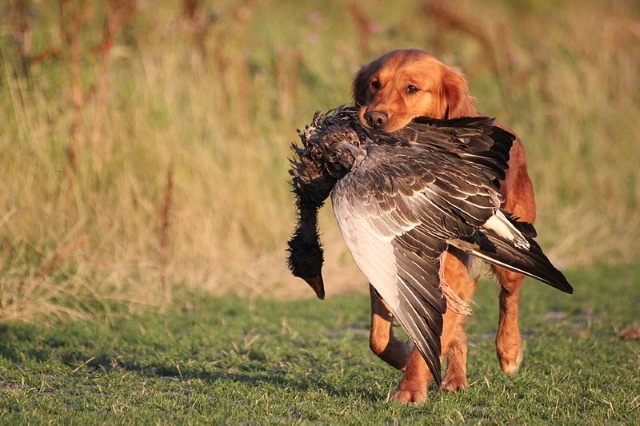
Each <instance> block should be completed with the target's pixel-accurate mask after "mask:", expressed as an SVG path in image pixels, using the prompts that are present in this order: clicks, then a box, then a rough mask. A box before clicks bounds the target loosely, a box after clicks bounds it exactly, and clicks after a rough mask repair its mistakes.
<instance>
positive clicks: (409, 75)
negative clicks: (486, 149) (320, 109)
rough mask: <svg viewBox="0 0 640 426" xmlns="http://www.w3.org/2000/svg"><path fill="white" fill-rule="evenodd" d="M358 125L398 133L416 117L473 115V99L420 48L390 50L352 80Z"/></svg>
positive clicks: (460, 80) (454, 76) (455, 77)
mask: <svg viewBox="0 0 640 426" xmlns="http://www.w3.org/2000/svg"><path fill="white" fill-rule="evenodd" d="M353 100H354V102H355V104H356V105H357V106H358V107H359V108H360V114H359V117H360V121H361V122H362V124H364V125H366V126H369V127H372V128H375V129H379V130H385V131H394V130H398V129H400V128H402V127H404V126H406V125H407V124H409V122H410V121H411V120H412V119H413V118H415V117H418V116H426V117H431V118H439V119H443V118H457V117H463V116H472V115H476V111H475V101H476V100H475V98H473V97H472V96H471V94H470V93H469V88H468V87H467V82H466V81H465V79H464V77H463V76H462V74H461V73H460V72H459V71H458V70H456V69H455V68H451V67H448V66H446V65H444V64H443V63H442V62H440V61H438V60H437V59H436V58H434V57H433V56H431V55H429V54H428V53H426V52H423V51H421V50H413V49H405V50H394V51H391V52H389V53H386V54H384V55H383V56H381V57H379V58H378V59H376V60H374V61H373V62H370V63H369V64H367V65H364V66H363V67H362V68H360V70H359V71H358V73H357V74H356V77H355V79H354V81H353Z"/></svg>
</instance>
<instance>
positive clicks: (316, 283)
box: [304, 275, 324, 300]
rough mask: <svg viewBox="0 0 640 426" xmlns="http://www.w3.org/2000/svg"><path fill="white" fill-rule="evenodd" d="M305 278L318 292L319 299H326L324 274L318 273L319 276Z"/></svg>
mask: <svg viewBox="0 0 640 426" xmlns="http://www.w3.org/2000/svg"><path fill="white" fill-rule="evenodd" d="M304 280H305V281H306V282H307V284H309V285H310V286H311V288H312V289H313V291H315V292H316V296H318V299H320V300H324V282H323V281H322V275H318V276H317V277H311V278H305V279H304Z"/></svg>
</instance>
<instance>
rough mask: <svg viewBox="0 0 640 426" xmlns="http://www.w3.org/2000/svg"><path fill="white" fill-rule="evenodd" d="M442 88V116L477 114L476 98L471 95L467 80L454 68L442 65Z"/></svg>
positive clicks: (453, 116) (457, 116) (452, 116)
mask: <svg viewBox="0 0 640 426" xmlns="http://www.w3.org/2000/svg"><path fill="white" fill-rule="evenodd" d="M442 90H443V92H444V93H443V97H444V99H445V102H446V106H445V108H444V111H443V117H444V118H459V117H468V116H474V115H477V112H476V107H475V105H476V98H474V97H473V96H471V92H469V86H467V81H466V80H465V79H464V77H463V76H462V73H461V72H460V71H458V70H457V69H455V68H450V67H447V66H444V70H443V74H442Z"/></svg>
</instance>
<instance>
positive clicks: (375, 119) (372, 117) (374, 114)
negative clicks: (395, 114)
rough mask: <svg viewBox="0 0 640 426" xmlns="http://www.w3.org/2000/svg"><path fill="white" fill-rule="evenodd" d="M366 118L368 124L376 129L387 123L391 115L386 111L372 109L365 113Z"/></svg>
mask: <svg viewBox="0 0 640 426" xmlns="http://www.w3.org/2000/svg"><path fill="white" fill-rule="evenodd" d="M364 118H365V120H367V124H368V125H369V126H371V127H373V128H374V129H380V128H382V127H384V126H385V124H387V120H388V119H389V116H388V115H387V113H386V112H382V111H376V110H370V111H367V112H366V113H365V114H364Z"/></svg>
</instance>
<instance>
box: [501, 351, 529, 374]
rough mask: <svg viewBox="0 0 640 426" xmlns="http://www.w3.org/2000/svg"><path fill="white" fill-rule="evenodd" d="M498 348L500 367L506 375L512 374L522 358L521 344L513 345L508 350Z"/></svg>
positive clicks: (518, 366) (516, 369)
mask: <svg viewBox="0 0 640 426" xmlns="http://www.w3.org/2000/svg"><path fill="white" fill-rule="evenodd" d="M500 349H502V348H499V349H498V351H497V352H498V360H499V361H500V368H501V369H502V371H503V372H504V374H506V375H507V376H512V375H514V374H516V373H517V372H518V369H519V368H520V364H522V358H523V356H524V350H523V348H522V345H514V346H512V347H510V348H509V350H500Z"/></svg>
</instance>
